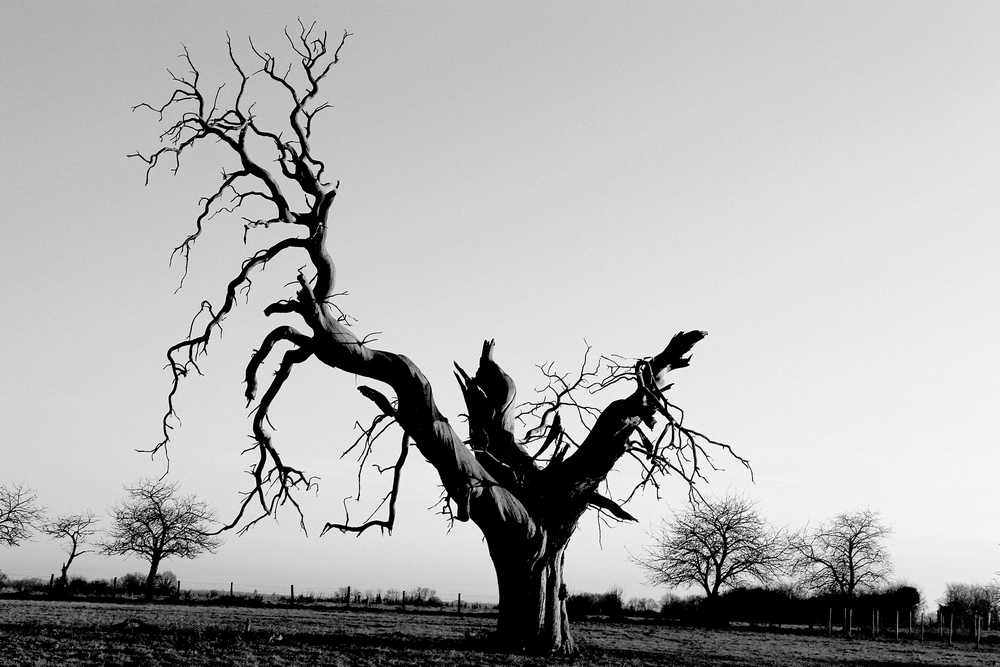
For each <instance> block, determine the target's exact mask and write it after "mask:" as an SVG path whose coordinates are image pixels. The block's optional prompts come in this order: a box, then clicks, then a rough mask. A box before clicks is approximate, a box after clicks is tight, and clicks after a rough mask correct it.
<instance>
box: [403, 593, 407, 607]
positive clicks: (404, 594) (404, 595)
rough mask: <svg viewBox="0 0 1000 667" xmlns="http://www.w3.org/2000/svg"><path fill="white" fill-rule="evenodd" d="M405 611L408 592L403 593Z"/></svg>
mask: <svg viewBox="0 0 1000 667" xmlns="http://www.w3.org/2000/svg"><path fill="white" fill-rule="evenodd" d="M403 609H406V591H403Z"/></svg>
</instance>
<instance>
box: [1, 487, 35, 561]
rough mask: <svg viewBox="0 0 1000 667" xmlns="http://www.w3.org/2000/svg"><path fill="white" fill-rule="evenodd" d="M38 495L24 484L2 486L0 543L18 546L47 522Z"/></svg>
mask: <svg viewBox="0 0 1000 667" xmlns="http://www.w3.org/2000/svg"><path fill="white" fill-rule="evenodd" d="M37 502H38V496H37V494H36V493H35V492H34V491H32V490H31V489H30V488H28V487H27V486H25V485H24V484H14V485H12V486H11V487H10V488H7V487H6V486H0V544H3V545H5V546H8V547H16V546H17V545H18V544H20V543H21V542H22V541H24V540H26V539H28V538H29V537H30V536H31V531H32V530H34V529H37V528H39V527H40V526H42V525H43V524H44V522H45V512H44V510H42V509H41V508H40V507H38V504H37Z"/></svg>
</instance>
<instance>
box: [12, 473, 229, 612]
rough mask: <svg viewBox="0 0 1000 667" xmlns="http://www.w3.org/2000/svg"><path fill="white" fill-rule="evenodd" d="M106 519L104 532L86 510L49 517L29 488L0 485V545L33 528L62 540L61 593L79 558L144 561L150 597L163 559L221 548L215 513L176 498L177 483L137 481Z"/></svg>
mask: <svg viewBox="0 0 1000 667" xmlns="http://www.w3.org/2000/svg"><path fill="white" fill-rule="evenodd" d="M109 515H110V519H111V525H110V526H109V527H108V528H106V529H104V530H101V529H99V528H98V525H97V524H98V523H99V521H100V517H99V516H98V515H96V514H94V513H93V512H92V511H90V510H87V511H85V512H83V513H79V514H65V515H59V516H56V517H53V518H49V517H48V516H46V513H45V510H44V508H42V507H40V506H39V504H38V495H37V494H36V493H35V492H34V491H33V490H32V489H30V488H29V487H27V486H25V485H23V484H13V485H11V486H10V487H6V486H0V544H2V545H5V546H8V547H14V546H17V545H18V544H19V543H21V542H22V541H24V540H26V539H28V538H29V537H30V536H31V534H32V532H33V531H34V530H37V531H39V532H41V533H42V534H44V535H47V536H48V537H49V538H51V539H53V540H60V541H62V542H63V545H64V551H65V552H66V560H65V561H64V562H63V564H62V566H61V568H60V574H59V579H58V581H57V582H54V583H55V585H56V586H58V587H59V588H61V589H65V588H68V587H69V584H70V579H69V568H70V565H71V564H72V563H73V561H75V560H76V559H77V558H79V557H80V556H82V555H84V554H88V553H95V552H96V553H101V554H104V555H106V556H136V557H138V558H141V559H143V560H145V561H146V562H147V563H149V571H148V572H147V573H146V574H145V575H144V583H143V588H144V590H145V595H146V597H147V598H151V597H153V595H154V593H156V591H157V590H158V588H160V587H162V585H163V581H164V577H162V576H158V571H159V567H160V564H161V563H162V562H163V561H164V560H166V559H168V558H195V557H197V556H199V555H201V554H203V553H212V552H214V551H215V550H216V549H217V548H218V547H219V546H221V544H222V538H221V537H219V535H218V531H217V530H214V529H213V524H214V523H215V520H216V519H215V513H214V512H213V511H212V509H211V508H210V507H209V506H208V504H207V503H205V502H204V501H201V500H198V498H197V497H196V496H193V495H183V494H181V493H180V488H179V485H178V483H177V482H169V483H168V482H165V481H162V480H140V481H139V483H138V484H136V485H135V486H131V487H125V495H124V497H123V498H122V500H121V501H120V502H118V503H117V504H115V505H114V506H112V508H111V509H110V510H109ZM172 576H173V575H171V577H172ZM0 579H2V577H0ZM124 579H125V578H124V577H123V580H124Z"/></svg>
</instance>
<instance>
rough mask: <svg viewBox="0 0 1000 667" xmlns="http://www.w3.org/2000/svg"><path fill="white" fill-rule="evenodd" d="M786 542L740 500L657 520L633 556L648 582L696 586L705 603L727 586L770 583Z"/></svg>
mask: <svg viewBox="0 0 1000 667" xmlns="http://www.w3.org/2000/svg"><path fill="white" fill-rule="evenodd" d="M787 544H788V543H787V539H786V537H785V535H784V533H783V531H781V530H777V529H775V528H774V527H772V526H771V525H770V524H769V523H768V522H767V521H766V520H765V519H764V518H763V517H761V516H760V513H759V512H758V511H757V508H756V506H755V505H754V503H753V502H752V501H750V500H749V499H748V498H746V497H745V496H741V495H727V496H725V497H723V498H718V499H715V498H713V499H704V500H699V501H696V502H694V503H693V504H691V505H690V506H689V507H687V508H685V509H684V510H682V511H680V512H677V513H675V514H674V516H673V518H671V519H668V520H666V521H664V522H663V524H662V525H661V526H660V528H659V530H657V531H655V532H654V534H653V545H652V546H650V547H648V548H647V549H646V553H645V554H644V555H642V556H639V557H638V558H636V561H637V562H638V563H639V564H641V565H642V566H643V567H644V568H645V569H646V571H647V572H648V573H649V579H650V581H651V582H653V583H654V584H658V585H664V586H699V587H701V589H702V590H704V591H705V595H706V597H707V598H709V599H710V600H712V599H717V598H718V597H719V593H720V592H721V591H722V590H724V589H726V588H730V587H733V586H738V585H740V584H744V583H748V582H754V581H756V582H759V583H762V584H766V583H770V582H772V581H774V580H775V579H776V578H777V577H778V576H780V575H781V574H782V572H783V570H784V567H785V565H786V564H787V562H788V559H787V555H788V546H787Z"/></svg>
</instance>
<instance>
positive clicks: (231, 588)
mask: <svg viewBox="0 0 1000 667" xmlns="http://www.w3.org/2000/svg"><path fill="white" fill-rule="evenodd" d="M229 597H233V582H231V581H230V582H229Z"/></svg>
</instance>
